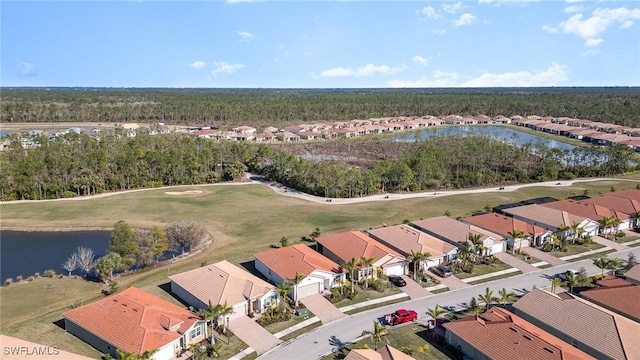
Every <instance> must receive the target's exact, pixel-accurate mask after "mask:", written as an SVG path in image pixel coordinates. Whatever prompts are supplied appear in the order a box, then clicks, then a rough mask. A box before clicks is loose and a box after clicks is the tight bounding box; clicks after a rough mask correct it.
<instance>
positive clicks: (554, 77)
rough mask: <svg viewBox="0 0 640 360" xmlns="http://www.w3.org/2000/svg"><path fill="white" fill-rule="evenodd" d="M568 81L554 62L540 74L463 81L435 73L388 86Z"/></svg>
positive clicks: (453, 75)
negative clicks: (429, 76)
mask: <svg viewBox="0 0 640 360" xmlns="http://www.w3.org/2000/svg"><path fill="white" fill-rule="evenodd" d="M567 79H568V77H567V68H566V66H564V65H559V64H557V63H555V62H553V63H551V65H550V66H549V67H548V68H547V69H546V70H542V71H538V72H528V71H519V72H507V73H501V74H494V73H484V74H482V75H480V76H478V77H476V78H472V79H469V80H466V81H464V80H463V81H461V76H460V74H458V73H455V72H443V71H435V72H434V73H433V76H432V77H431V78H428V77H422V78H420V79H418V80H392V81H389V82H388V83H387V85H388V86H390V87H521V86H522V87H537V86H556V85H561V84H562V83H563V82H564V81H566V80H567Z"/></svg>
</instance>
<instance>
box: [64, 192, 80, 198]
mask: <svg viewBox="0 0 640 360" xmlns="http://www.w3.org/2000/svg"><path fill="white" fill-rule="evenodd" d="M76 196H78V194H76V193H74V192H73V191H69V190H67V191H65V192H63V193H62V197H63V198H74V197H76Z"/></svg>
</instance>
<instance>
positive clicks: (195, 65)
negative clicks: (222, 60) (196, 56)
mask: <svg viewBox="0 0 640 360" xmlns="http://www.w3.org/2000/svg"><path fill="white" fill-rule="evenodd" d="M189 66H191V67H192V68H194V69H196V70H200V69H202V68H203V67H205V66H207V63H206V62H204V61H194V62H192V63H191V64H189Z"/></svg>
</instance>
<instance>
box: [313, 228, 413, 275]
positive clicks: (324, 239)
mask: <svg viewBox="0 0 640 360" xmlns="http://www.w3.org/2000/svg"><path fill="white" fill-rule="evenodd" d="M316 243H317V244H318V245H317V250H318V252H319V253H321V254H322V255H324V256H326V257H327V258H329V259H331V260H333V261H335V262H336V263H338V264H344V263H348V262H349V261H351V259H352V258H356V259H362V258H365V259H371V258H373V263H372V264H371V266H369V267H360V269H359V270H358V271H357V273H356V279H363V278H369V277H376V271H375V269H381V270H382V273H383V274H385V275H387V276H388V275H404V274H405V273H406V267H407V265H408V263H409V262H408V260H407V258H406V257H404V256H403V255H401V254H400V253H399V252H398V251H396V250H393V249H391V248H390V247H388V246H387V245H385V244H383V243H381V242H379V241H377V240H375V239H373V238H371V237H369V236H368V235H367V234H365V233H363V232H361V231H348V232H343V233H338V234H330V235H324V236H320V237H318V238H317V239H316Z"/></svg>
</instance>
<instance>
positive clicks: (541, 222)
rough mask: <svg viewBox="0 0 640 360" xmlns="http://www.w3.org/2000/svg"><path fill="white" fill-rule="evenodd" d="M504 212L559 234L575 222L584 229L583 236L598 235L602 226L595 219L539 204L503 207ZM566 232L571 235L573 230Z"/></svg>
mask: <svg viewBox="0 0 640 360" xmlns="http://www.w3.org/2000/svg"><path fill="white" fill-rule="evenodd" d="M502 212H503V213H505V214H507V215H508V216H513V217H514V218H516V219H519V220H522V221H524V222H526V223H529V224H532V225H534V226H539V227H541V228H544V229H546V230H549V231H552V232H554V233H557V234H558V236H562V235H563V234H561V233H558V232H559V230H560V229H561V228H564V227H572V226H573V225H574V224H576V225H577V226H578V228H581V229H582V234H583V236H587V235H590V236H595V235H598V229H599V228H600V224H599V223H598V222H597V221H595V220H591V219H588V218H585V217H582V216H578V215H574V214H570V213H568V212H566V211H562V210H557V209H553V208H550V207H546V206H542V205H538V204H531V205H523V206H516V207H512V208H507V209H503V210H502ZM560 232H562V231H560ZM565 232H566V233H565V234H564V235H567V236H571V232H572V230H566V231H565Z"/></svg>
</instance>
